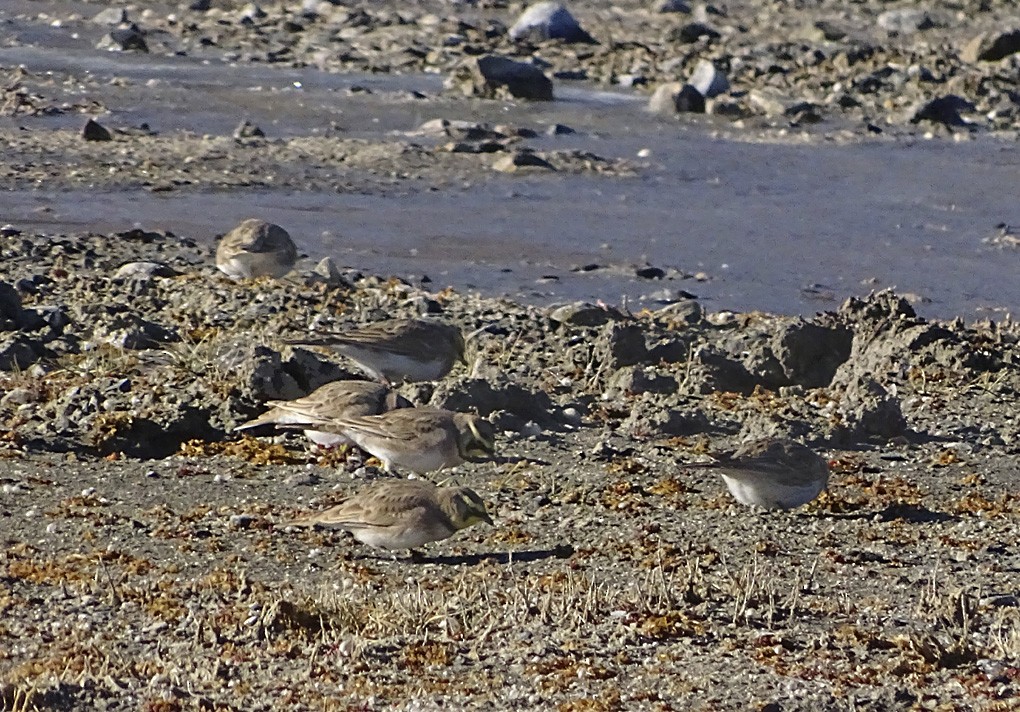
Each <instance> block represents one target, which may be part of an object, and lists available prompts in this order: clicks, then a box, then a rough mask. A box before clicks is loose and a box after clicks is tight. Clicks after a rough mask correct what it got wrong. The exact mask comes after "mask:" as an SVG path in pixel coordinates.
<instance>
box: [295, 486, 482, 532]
mask: <svg viewBox="0 0 1020 712" xmlns="http://www.w3.org/2000/svg"><path fill="white" fill-rule="evenodd" d="M478 522H485V523H486V524H489V525H492V518H491V517H490V516H489V514H488V512H487V511H486V510H485V503H484V502H482V498H481V497H479V496H478V494H476V493H475V492H474V491H473V490H471V489H468V488H467V487H437V486H436V485H434V484H432V483H431V482H426V481H423V480H392V479H391V480H381V481H378V482H376V483H374V484H372V485H370V486H369V487H368V488H366V489H365V490H363V491H361V492H359V493H358V494H356V495H354V496H353V497H350V498H349V499H345V500H344V501H343V502H341V503H340V504H338V505H336V506H335V507H331V508H330V509H327V510H325V511H323V512H318V513H315V514H309V515H306V516H303V517H299V518H298V519H295V520H293V521H290V522H287V523H286V524H287V525H294V526H314V525H320V526H324V527H333V528H339V529H346V530H347V531H349V532H350V533H351V534H353V535H354V538H355V539H357V540H358V541H360V542H362V543H363V544H368V545H369V546H372V547H377V548H381V549H415V548H417V547H420V546H423V545H424V544H428V543H429V542H432V541H439V540H441V539H446V538H448V537H451V536H453V535H454V534H456V533H457V532H458V531H460V530H461V529H465V528H467V527H470V526H471V525H473V524H477V523H478Z"/></svg>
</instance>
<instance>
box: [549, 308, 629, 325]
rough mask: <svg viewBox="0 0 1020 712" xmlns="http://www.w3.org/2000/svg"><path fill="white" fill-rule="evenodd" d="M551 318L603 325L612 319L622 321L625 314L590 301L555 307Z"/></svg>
mask: <svg viewBox="0 0 1020 712" xmlns="http://www.w3.org/2000/svg"><path fill="white" fill-rule="evenodd" d="M549 318H550V319H552V320H553V321H558V322H559V323H561V324H570V325H571V326H602V325H603V324H608V323H609V322H611V321H620V320H622V319H623V314H621V313H620V312H619V311H618V310H616V309H613V308H612V307H603V306H598V305H596V304H590V303H588V302H574V303H573V304H564V305H563V306H560V307H556V308H554V309H553V310H552V311H551V312H550V313H549Z"/></svg>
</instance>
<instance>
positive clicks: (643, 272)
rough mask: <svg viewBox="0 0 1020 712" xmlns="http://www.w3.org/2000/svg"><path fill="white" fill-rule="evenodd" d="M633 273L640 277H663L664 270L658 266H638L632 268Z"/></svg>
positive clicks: (664, 276) (664, 274)
mask: <svg viewBox="0 0 1020 712" xmlns="http://www.w3.org/2000/svg"><path fill="white" fill-rule="evenodd" d="M634 275H635V276H637V277H640V278H641V279H665V278H666V270H664V269H662V268H660V267H652V266H650V265H649V266H647V267H638V268H637V269H635V270H634Z"/></svg>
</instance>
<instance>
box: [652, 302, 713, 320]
mask: <svg viewBox="0 0 1020 712" xmlns="http://www.w3.org/2000/svg"><path fill="white" fill-rule="evenodd" d="M656 314H658V315H659V316H661V317H664V318H666V319H669V320H671V321H673V322H680V323H683V324H687V325H689V326H696V325H698V324H700V323H702V322H703V321H705V308H704V307H703V306H701V304H700V302H698V300H697V299H682V300H680V301H678V302H673V303H672V304H667V305H666V306H664V307H663V308H662V309H659V311H657V312H656Z"/></svg>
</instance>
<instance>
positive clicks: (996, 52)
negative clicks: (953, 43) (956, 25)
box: [960, 30, 1020, 64]
mask: <svg viewBox="0 0 1020 712" xmlns="http://www.w3.org/2000/svg"><path fill="white" fill-rule="evenodd" d="M1016 52H1020V30H1010V31H1008V32H1003V33H1001V34H997V35H994V34H988V33H985V34H981V35H978V36H977V37H975V38H974V39H972V40H971V41H970V42H968V43H967V46H966V47H964V48H963V51H962V52H960V59H962V60H963V61H964V62H970V63H972V64H973V63H974V62H998V61H999V60H1000V59H1003V58H1005V57H1008V56H1009V55H1011V54H1014V53H1016Z"/></svg>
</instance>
